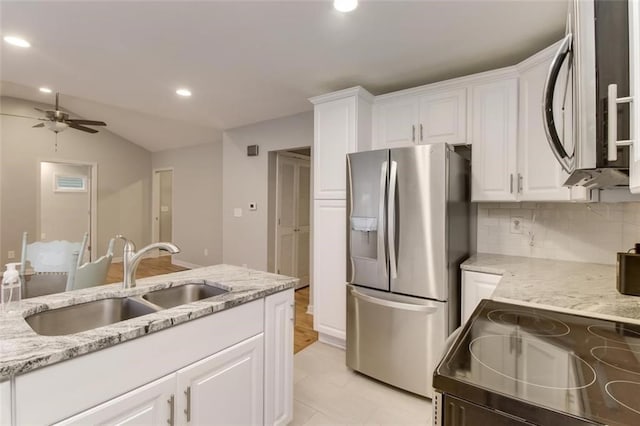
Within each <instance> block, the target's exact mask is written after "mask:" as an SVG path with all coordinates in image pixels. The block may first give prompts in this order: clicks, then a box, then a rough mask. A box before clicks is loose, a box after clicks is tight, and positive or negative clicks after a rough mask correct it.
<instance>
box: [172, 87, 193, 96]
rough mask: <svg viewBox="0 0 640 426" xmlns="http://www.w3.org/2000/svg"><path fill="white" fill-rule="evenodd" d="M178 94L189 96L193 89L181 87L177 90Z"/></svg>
mask: <svg viewBox="0 0 640 426" xmlns="http://www.w3.org/2000/svg"><path fill="white" fill-rule="evenodd" d="M176 94H177V95H178V96H182V97H184V98H188V97H189V96H191V90H189V89H185V88H180V89H178V90H176Z"/></svg>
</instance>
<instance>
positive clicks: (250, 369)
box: [176, 333, 264, 425]
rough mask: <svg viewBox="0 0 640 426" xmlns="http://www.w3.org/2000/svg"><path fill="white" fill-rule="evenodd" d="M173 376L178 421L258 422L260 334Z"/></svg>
mask: <svg viewBox="0 0 640 426" xmlns="http://www.w3.org/2000/svg"><path fill="white" fill-rule="evenodd" d="M200 338H215V336H200ZM177 379H178V387H177V391H178V394H177V395H176V400H177V404H176V407H177V410H176V413H177V419H179V420H178V424H192V425H258V424H262V423H263V400H262V398H263V393H264V390H263V386H264V381H263V335H262V333H261V334H259V335H257V336H254V337H252V338H250V339H247V340H245V341H243V342H240V343H238V344H236V345H233V346H231V347H230V348H227V349H225V350H223V351H221V352H218V353H217V354H215V355H212V356H210V357H208V358H205V359H203V360H201V361H198V362H196V363H195V364H192V365H190V366H189V367H186V368H183V369H182V370H178V372H177Z"/></svg>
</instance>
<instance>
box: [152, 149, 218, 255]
mask: <svg viewBox="0 0 640 426" xmlns="http://www.w3.org/2000/svg"><path fill="white" fill-rule="evenodd" d="M222 158H223V157H222V143H221V142H213V143H210V144H203V145H198V146H192V147H188V148H180V149H172V150H166V151H160V152H154V153H153V154H152V164H153V166H152V167H153V168H154V169H158V168H166V167H172V168H173V242H174V243H175V244H176V245H177V246H178V247H180V253H179V254H177V255H174V256H173V259H174V262H175V261H178V262H186V263H187V264H192V265H203V266H204V265H215V264H218V263H220V262H221V261H222V203H221V201H222V168H223V166H222ZM205 249H206V250H207V251H208V255H205V254H204V252H205Z"/></svg>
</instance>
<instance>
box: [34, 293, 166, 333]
mask: <svg viewBox="0 0 640 426" xmlns="http://www.w3.org/2000/svg"><path fill="white" fill-rule="evenodd" d="M153 312H156V309H154V308H153V307H150V306H147V305H145V304H143V303H141V302H137V301H135V300H133V299H129V298H126V297H114V298H110V299H102V300H96V301H94V302H88V303H81V304H79V305H73V306H67V307H64V308H59V309H52V310H50V311H44V312H40V313H37V314H33V315H30V316H28V317H26V318H25V320H26V321H27V323H28V324H29V326H31V328H32V329H33V331H35V332H36V333H38V334H40V335H43V336H63V335H65V334H73V333H78V332H81V331H86V330H91V329H94V328H98V327H102V326H105V325H109V324H114V323H116V322H120V321H124V320H128V319H131V318H136V317H139V316H142V315H146V314H150V313H153Z"/></svg>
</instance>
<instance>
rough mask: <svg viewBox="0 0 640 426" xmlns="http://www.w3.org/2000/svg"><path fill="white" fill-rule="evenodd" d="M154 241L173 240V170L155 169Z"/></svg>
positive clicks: (153, 196)
mask: <svg viewBox="0 0 640 426" xmlns="http://www.w3.org/2000/svg"><path fill="white" fill-rule="evenodd" d="M152 198H153V206H152V208H153V232H152V233H153V242H158V241H172V240H173V170H172V169H161V170H154V171H153V195H152Z"/></svg>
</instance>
